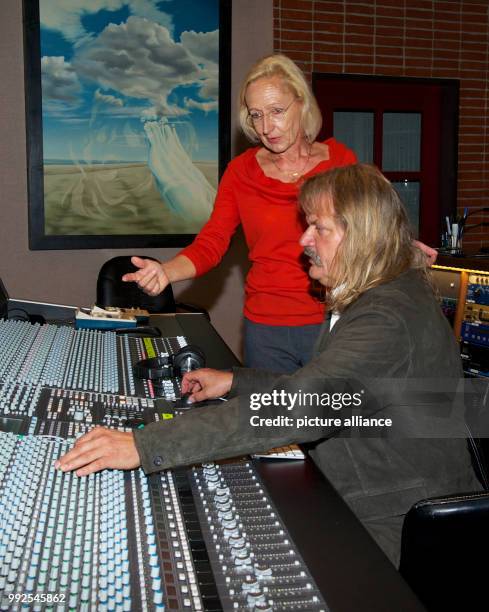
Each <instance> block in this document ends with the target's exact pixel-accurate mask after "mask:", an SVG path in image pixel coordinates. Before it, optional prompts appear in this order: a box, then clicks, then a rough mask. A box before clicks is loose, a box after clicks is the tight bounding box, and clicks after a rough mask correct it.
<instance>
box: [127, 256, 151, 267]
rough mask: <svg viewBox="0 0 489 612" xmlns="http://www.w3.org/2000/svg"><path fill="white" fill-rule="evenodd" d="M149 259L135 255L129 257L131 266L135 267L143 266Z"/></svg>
mask: <svg viewBox="0 0 489 612" xmlns="http://www.w3.org/2000/svg"><path fill="white" fill-rule="evenodd" d="M149 261H150V260H149V259H144V258H143V257H137V256H136V255H135V256H134V257H131V263H132V265H133V266H136V268H144V267H145V266H146V265H148V263H149Z"/></svg>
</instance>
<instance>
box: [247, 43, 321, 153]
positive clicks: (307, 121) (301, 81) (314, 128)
mask: <svg viewBox="0 0 489 612" xmlns="http://www.w3.org/2000/svg"><path fill="white" fill-rule="evenodd" d="M272 77H279V78H280V79H281V80H282V81H283V84H284V86H285V87H287V88H288V89H290V91H291V92H292V93H293V94H294V96H296V98H298V99H299V100H301V101H302V116H301V126H302V129H303V131H304V135H305V137H306V139H307V141H308V142H311V143H312V142H314V141H315V140H316V136H317V135H318V134H319V130H320V129H321V124H322V117H321V112H320V110H319V107H318V104H317V102H316V98H315V97H314V94H313V93H312V91H311V88H310V87H309V84H308V82H307V81H306V79H305V77H304V74H303V73H302V71H301V69H300V68H299V67H298V66H297V65H296V64H295V63H294V62H293V61H292V60H291V59H289V58H288V57H287V56H285V55H281V54H279V53H278V54H275V55H268V56H267V57H264V58H263V59H261V60H259V61H258V62H256V64H254V65H253V66H252V67H251V69H250V71H249V72H248V74H247V75H246V77H245V79H244V81H243V84H242V85H241V90H240V92H239V122H240V125H241V129H242V130H243V132H244V133H245V135H246V136H247V138H248V139H249V140H251V142H255V143H256V142H259V141H260V138H259V137H258V135H257V133H256V131H255V130H254V128H253V126H251V125H249V124H248V107H247V106H246V100H245V96H246V90H247V88H248V85H250V83H253V82H254V81H257V80H258V79H262V78H268V79H269V78H272Z"/></svg>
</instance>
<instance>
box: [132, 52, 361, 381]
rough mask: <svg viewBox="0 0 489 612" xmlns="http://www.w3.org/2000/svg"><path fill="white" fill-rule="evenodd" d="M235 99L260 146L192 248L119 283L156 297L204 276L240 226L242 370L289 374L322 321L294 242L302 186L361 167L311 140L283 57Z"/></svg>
mask: <svg viewBox="0 0 489 612" xmlns="http://www.w3.org/2000/svg"><path fill="white" fill-rule="evenodd" d="M239 101H240V123H241V127H242V129H243V131H244V133H245V134H246V135H247V136H248V138H249V139H250V140H251V141H252V142H255V143H260V145H259V146H257V147H254V148H251V149H249V150H247V151H246V152H245V153H243V154H242V155H239V156H238V157H236V158H235V159H234V160H233V161H231V162H230V164H229V165H228V167H227V169H226V172H225V173H224V175H223V177H222V180H221V182H220V185H219V190H218V193H217V197H216V201H215V204H214V210H213V213H212V215H211V217H210V219H209V221H208V222H207V223H206V225H204V227H203V228H202V230H201V232H200V233H199V235H198V236H197V237H196V238H195V240H194V242H193V243H192V244H191V245H190V246H188V247H187V248H185V249H183V250H182V251H181V252H180V253H179V254H178V255H177V256H176V257H175V258H173V259H171V260H169V261H166V262H163V263H161V264H159V263H157V262H154V261H151V260H147V259H141V258H137V257H135V258H133V263H134V264H135V265H136V266H137V267H138V268H139V270H138V271H137V272H135V273H133V274H126V275H125V276H124V280H127V281H135V282H137V284H138V285H139V287H140V288H141V289H143V290H144V291H145V292H146V293H149V294H150V295H157V294H158V293H160V292H161V291H163V289H164V288H165V287H166V286H167V284H168V283H170V282H175V281H178V280H184V279H188V278H193V277H195V276H199V275H201V274H204V273H205V272H207V271H208V270H210V269H211V268H213V267H214V266H216V265H217V264H218V263H219V262H220V261H221V258H222V257H223V255H224V253H225V252H226V251H227V249H228V246H229V242H230V239H231V237H232V235H233V234H234V232H235V230H236V228H237V227H238V225H239V224H240V223H241V225H242V226H243V231H244V234H245V237H246V242H247V245H248V248H249V259H250V261H251V264H252V265H251V269H250V271H249V273H248V276H247V279H246V287H245V291H246V300H245V306H244V315H245V362H246V365H247V366H249V367H258V368H266V369H269V370H273V371H276V372H293V371H295V370H296V369H298V368H300V367H301V366H303V365H304V364H305V363H307V361H308V360H309V358H310V356H311V352H312V348H313V345H314V340H315V338H316V336H317V334H318V332H319V327H320V325H321V323H322V321H323V318H324V307H323V305H322V304H321V303H319V301H318V300H317V299H316V298H315V297H314V296H313V295H312V294H311V292H310V281H309V278H308V275H307V272H306V271H305V269H304V265H305V261H303V259H302V249H301V247H300V245H299V237H300V236H301V235H302V233H303V232H304V229H305V225H304V223H305V221H304V219H303V217H302V215H301V213H300V212H299V208H298V205H297V195H298V190H299V186H300V184H301V182H302V180H303V178H305V177H307V176H311V175H313V174H316V173H318V172H324V171H326V170H329V169H330V168H333V167H336V166H344V165H348V164H352V163H355V162H356V161H357V160H356V156H355V154H354V153H353V152H352V151H350V150H349V149H347V148H346V147H345V146H344V145H342V144H340V143H339V142H337V141H336V140H334V138H330V139H328V140H326V141H325V142H317V141H316V140H315V139H316V136H317V134H318V132H319V129H320V127H321V114H320V111H319V108H318V106H317V103H316V100H315V98H314V96H313V94H312V92H311V90H310V87H309V85H308V83H307V81H306V80H305V78H304V75H303V73H302V72H301V71H300V69H299V68H298V67H297V66H296V64H294V62H292V61H291V60H290V59H289V58H287V57H285V56H284V55H271V56H268V57H265V58H264V59H262V60H260V61H259V62H257V63H256V64H255V65H254V66H253V67H252V68H251V70H250V72H249V73H248V75H247V76H246V78H245V80H244V83H243V85H242V87H241V92H240V99H239Z"/></svg>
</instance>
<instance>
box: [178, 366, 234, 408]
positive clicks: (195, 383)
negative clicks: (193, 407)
mask: <svg viewBox="0 0 489 612" xmlns="http://www.w3.org/2000/svg"><path fill="white" fill-rule="evenodd" d="M232 384H233V373H232V372H221V371H220V370H212V369H210V368H201V369H200V370H192V371H191V372H186V373H185V375H184V377H183V379H182V393H183V394H186V393H190V397H189V400H190V402H203V401H204V400H207V399H215V398H217V397H222V396H223V395H226V393H229V390H230V389H231V385H232Z"/></svg>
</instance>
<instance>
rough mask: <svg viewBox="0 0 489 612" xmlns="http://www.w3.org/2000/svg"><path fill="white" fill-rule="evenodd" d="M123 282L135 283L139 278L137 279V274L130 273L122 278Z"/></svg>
mask: <svg viewBox="0 0 489 612" xmlns="http://www.w3.org/2000/svg"><path fill="white" fill-rule="evenodd" d="M122 280H123V281H124V282H125V283H135V282H137V280H138V279H137V277H136V273H135V272H128V273H127V274H124V276H123V277H122Z"/></svg>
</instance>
